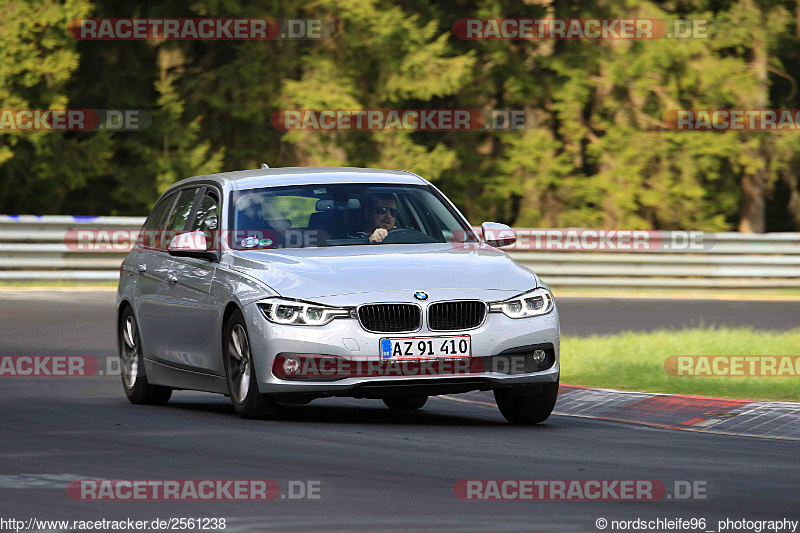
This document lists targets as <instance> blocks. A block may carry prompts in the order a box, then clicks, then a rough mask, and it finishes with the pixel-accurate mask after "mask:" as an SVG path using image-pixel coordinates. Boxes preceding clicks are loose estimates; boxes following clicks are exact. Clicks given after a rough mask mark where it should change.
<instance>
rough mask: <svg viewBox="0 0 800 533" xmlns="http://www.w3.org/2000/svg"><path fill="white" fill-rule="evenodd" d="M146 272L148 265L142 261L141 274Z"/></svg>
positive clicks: (140, 265)
mask: <svg viewBox="0 0 800 533" xmlns="http://www.w3.org/2000/svg"><path fill="white" fill-rule="evenodd" d="M145 272H147V265H145V264H144V263H140V264H139V274H144V273H145Z"/></svg>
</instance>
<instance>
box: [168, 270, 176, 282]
mask: <svg viewBox="0 0 800 533" xmlns="http://www.w3.org/2000/svg"><path fill="white" fill-rule="evenodd" d="M167 281H169V282H170V283H178V275H177V274H175V273H174V272H170V273H169V274H167Z"/></svg>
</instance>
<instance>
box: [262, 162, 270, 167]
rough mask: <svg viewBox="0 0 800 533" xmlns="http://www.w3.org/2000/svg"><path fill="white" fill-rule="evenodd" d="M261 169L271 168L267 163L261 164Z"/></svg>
mask: <svg viewBox="0 0 800 533" xmlns="http://www.w3.org/2000/svg"><path fill="white" fill-rule="evenodd" d="M261 168H269V165H268V164H266V163H261Z"/></svg>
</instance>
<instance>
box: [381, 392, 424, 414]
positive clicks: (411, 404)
mask: <svg viewBox="0 0 800 533" xmlns="http://www.w3.org/2000/svg"><path fill="white" fill-rule="evenodd" d="M427 401H428V397H427V396H425V395H424V394H415V395H412V396H389V397H387V398H384V399H383V403H385V404H386V407H388V408H389V409H391V410H392V411H415V410H417V409H421V408H422V406H423V405H425V403H426V402H427Z"/></svg>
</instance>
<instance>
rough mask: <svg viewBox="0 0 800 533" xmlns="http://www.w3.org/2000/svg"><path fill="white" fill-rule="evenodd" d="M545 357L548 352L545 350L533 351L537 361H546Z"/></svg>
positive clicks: (534, 358)
mask: <svg viewBox="0 0 800 533" xmlns="http://www.w3.org/2000/svg"><path fill="white" fill-rule="evenodd" d="M545 357H547V352H545V351H544V350H534V351H533V360H534V361H536V362H537V363H542V362H544V359H545Z"/></svg>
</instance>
